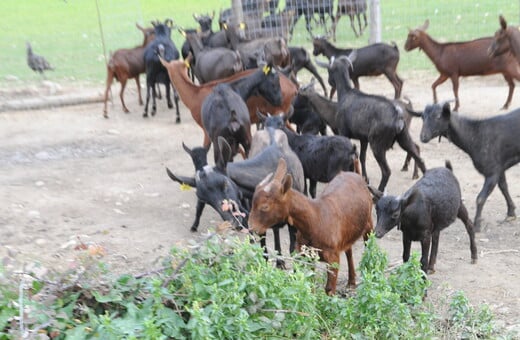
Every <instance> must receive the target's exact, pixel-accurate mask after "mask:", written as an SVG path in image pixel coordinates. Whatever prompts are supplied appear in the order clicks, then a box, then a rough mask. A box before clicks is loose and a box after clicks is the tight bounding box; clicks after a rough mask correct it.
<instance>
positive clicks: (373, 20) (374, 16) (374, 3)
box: [368, 0, 381, 44]
mask: <svg viewBox="0 0 520 340" xmlns="http://www.w3.org/2000/svg"><path fill="white" fill-rule="evenodd" d="M369 7H370V19H369V20H370V38H369V41H368V42H369V43H370V44H373V43H377V42H381V6H380V0H370V5H369Z"/></svg>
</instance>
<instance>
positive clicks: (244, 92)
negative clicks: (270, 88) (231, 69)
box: [231, 70, 263, 101]
mask: <svg viewBox="0 0 520 340" xmlns="http://www.w3.org/2000/svg"><path fill="white" fill-rule="evenodd" d="M262 73H263V72H262V71H261V70H258V71H255V72H253V73H252V74H251V75H249V76H247V77H244V78H241V79H238V80H235V81H234V82H232V83H231V87H232V88H233V90H235V92H236V93H238V95H239V96H240V97H242V99H243V100H244V101H246V100H247V99H248V98H249V97H251V96H252V95H253V93H254V92H255V90H256V88H257V87H258V85H259V84H260V82H261V81H262V77H263V74H262Z"/></svg>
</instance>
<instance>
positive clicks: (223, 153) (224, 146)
mask: <svg viewBox="0 0 520 340" xmlns="http://www.w3.org/2000/svg"><path fill="white" fill-rule="evenodd" d="M217 143H218V148H219V150H220V158H219V162H218V163H219V164H217V168H219V169H220V170H222V171H225V169H226V164H227V162H229V161H230V160H231V159H232V158H233V153H232V151H231V146H229V144H228V142H227V141H226V139H225V138H224V137H222V136H219V137H218V141H217Z"/></svg>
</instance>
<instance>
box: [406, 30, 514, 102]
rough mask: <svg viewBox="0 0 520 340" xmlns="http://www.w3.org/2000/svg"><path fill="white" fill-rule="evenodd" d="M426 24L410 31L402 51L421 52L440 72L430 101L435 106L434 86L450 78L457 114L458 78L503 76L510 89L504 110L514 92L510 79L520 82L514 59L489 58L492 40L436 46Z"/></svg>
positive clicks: (489, 38)
mask: <svg viewBox="0 0 520 340" xmlns="http://www.w3.org/2000/svg"><path fill="white" fill-rule="evenodd" d="M429 23H430V22H429V20H426V21H425V22H424V24H423V25H422V26H419V27H417V28H416V29H414V30H410V32H409V33H408V38H407V39H406V43H405V45H404V49H405V50H407V51H411V50H413V49H415V48H419V49H421V50H423V51H424V53H426V55H427V56H428V58H430V59H431V61H432V62H433V64H434V65H435V67H436V68H437V71H439V73H440V76H439V78H437V80H435V81H434V82H433V84H432V90H433V101H434V102H435V103H437V91H436V88H437V86H439V85H440V84H442V83H444V82H445V81H446V80H447V79H448V78H449V79H451V82H452V84H453V93H454V95H455V107H454V110H455V111H457V110H458V109H459V77H465V76H485V75H490V74H496V73H502V75H503V76H504V79H505V80H506V82H507V84H508V86H509V93H508V95H507V100H506V102H505V104H504V106H503V107H502V109H507V108H508V107H509V104H510V103H511V99H512V97H513V92H514V90H515V83H514V81H513V79H516V80H520V68H519V67H518V63H517V62H516V60H515V59H514V57H513V56H512V55H510V54H504V55H501V56H498V57H494V58H491V57H490V56H489V54H488V48H489V47H490V46H491V42H492V40H493V38H492V37H486V38H480V39H475V40H471V41H464V42H452V43H439V42H437V41H435V40H434V39H433V38H432V37H430V36H429V35H428V34H427V33H426V29H427V28H428V26H429Z"/></svg>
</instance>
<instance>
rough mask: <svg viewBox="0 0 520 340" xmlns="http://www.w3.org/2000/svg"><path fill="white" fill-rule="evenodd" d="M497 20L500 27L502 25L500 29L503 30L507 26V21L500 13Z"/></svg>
mask: <svg viewBox="0 0 520 340" xmlns="http://www.w3.org/2000/svg"><path fill="white" fill-rule="evenodd" d="M498 21H499V22H500V27H502V29H503V30H505V29H506V28H507V22H506V19H505V18H504V16H503V15H502V14H500V16H499V17H498Z"/></svg>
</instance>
